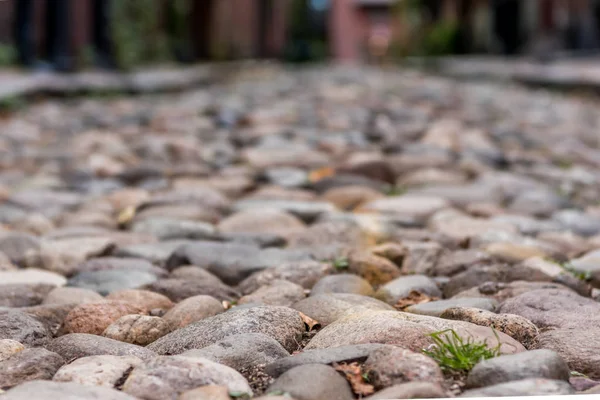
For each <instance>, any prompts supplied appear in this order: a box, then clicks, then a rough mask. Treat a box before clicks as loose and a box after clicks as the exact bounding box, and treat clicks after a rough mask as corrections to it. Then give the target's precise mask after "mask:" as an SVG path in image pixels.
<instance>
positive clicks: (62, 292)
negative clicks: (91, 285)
mask: <svg viewBox="0 0 600 400" xmlns="http://www.w3.org/2000/svg"><path fill="white" fill-rule="evenodd" d="M103 299H104V297H102V296H101V295H100V294H98V293H97V292H95V291H93V290H90V289H82V288H75V287H60V288H56V289H53V290H52V291H50V293H48V295H47V296H46V297H45V298H44V301H43V302H42V304H46V305H47V304H84V303H95V302H98V301H102V300H103Z"/></svg>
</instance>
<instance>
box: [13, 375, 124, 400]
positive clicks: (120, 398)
mask: <svg viewBox="0 0 600 400" xmlns="http://www.w3.org/2000/svg"><path fill="white" fill-rule="evenodd" d="M22 399H28V400H48V399H63V400H82V399H102V400H136V398H135V397H133V396H129V395H128V394H126V393H123V392H120V391H118V390H115V389H109V388H106V387H101V386H88V385H80V384H78V383H74V382H52V381H39V380H38V381H32V382H27V383H24V384H22V385H19V386H17V387H15V388H13V389H11V390H9V391H7V392H6V393H4V394H3V395H2V400H22Z"/></svg>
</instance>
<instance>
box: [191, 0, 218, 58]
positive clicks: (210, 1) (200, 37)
mask: <svg viewBox="0 0 600 400" xmlns="http://www.w3.org/2000/svg"><path fill="white" fill-rule="evenodd" d="M214 5H215V2H214V0H193V1H192V13H191V14H192V15H191V19H192V26H191V31H192V37H193V44H192V46H193V49H194V53H195V54H194V56H195V58H196V59H200V60H206V59H208V58H209V57H210V43H211V28H212V16H213V12H214Z"/></svg>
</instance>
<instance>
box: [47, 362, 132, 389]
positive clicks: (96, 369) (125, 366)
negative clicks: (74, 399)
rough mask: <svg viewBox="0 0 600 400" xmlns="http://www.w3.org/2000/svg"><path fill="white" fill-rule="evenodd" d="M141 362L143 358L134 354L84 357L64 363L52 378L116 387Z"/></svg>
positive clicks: (82, 383) (60, 380)
mask: <svg viewBox="0 0 600 400" xmlns="http://www.w3.org/2000/svg"><path fill="white" fill-rule="evenodd" d="M141 363H142V360H141V359H139V358H137V357H134V356H111V355H103V356H90V357H82V358H79V359H77V360H75V361H73V362H72V363H70V364H67V365H63V366H62V367H61V368H60V369H59V370H58V371H57V372H56V374H55V375H54V377H53V378H52V380H53V381H55V382H75V383H79V384H81V385H90V386H104V387H109V388H114V387H115V386H116V385H117V384H118V383H119V381H121V380H122V379H123V377H124V376H125V375H126V374H127V373H128V372H129V371H130V370H131V369H132V368H134V367H136V366H138V365H140V364H141Z"/></svg>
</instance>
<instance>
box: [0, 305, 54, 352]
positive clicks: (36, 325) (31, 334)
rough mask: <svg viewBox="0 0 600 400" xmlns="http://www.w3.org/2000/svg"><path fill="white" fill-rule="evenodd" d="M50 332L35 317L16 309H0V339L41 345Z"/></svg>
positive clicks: (29, 344) (26, 344)
mask: <svg viewBox="0 0 600 400" xmlns="http://www.w3.org/2000/svg"><path fill="white" fill-rule="evenodd" d="M50 337H51V333H50V331H49V330H48V329H47V328H46V326H45V325H44V324H43V323H42V322H40V321H38V320H37V319H36V318H34V317H32V316H30V315H28V314H26V313H24V312H21V311H17V310H12V309H4V310H1V309H0V339H12V340H16V341H17V342H19V343H22V344H23V345H25V346H43V345H44V344H46V342H47V341H48V340H49V339H50Z"/></svg>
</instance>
